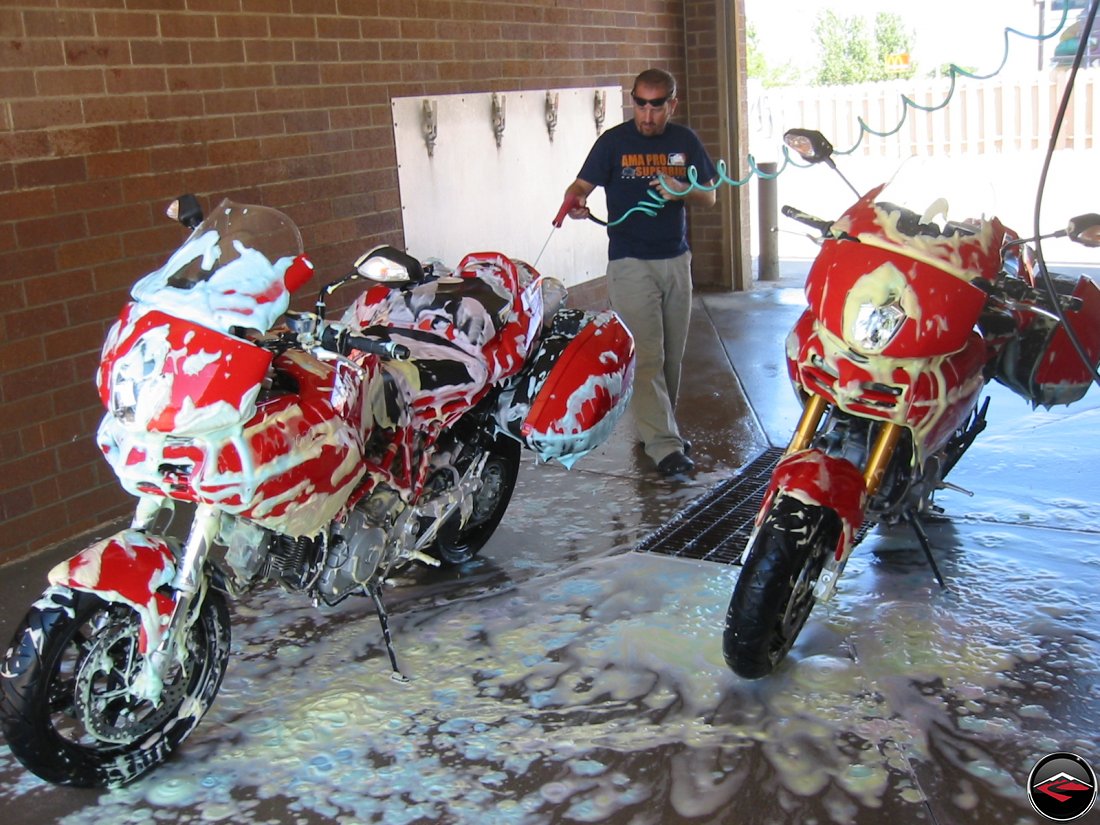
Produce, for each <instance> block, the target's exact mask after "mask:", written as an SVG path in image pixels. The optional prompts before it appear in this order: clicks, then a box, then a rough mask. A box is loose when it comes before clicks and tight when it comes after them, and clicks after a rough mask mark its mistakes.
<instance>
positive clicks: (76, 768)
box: [0, 587, 229, 788]
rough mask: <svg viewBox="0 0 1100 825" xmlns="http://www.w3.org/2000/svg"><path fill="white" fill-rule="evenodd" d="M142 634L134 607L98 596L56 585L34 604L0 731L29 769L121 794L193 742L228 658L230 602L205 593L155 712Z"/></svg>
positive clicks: (18, 643) (10, 672)
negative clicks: (147, 688) (148, 694)
mask: <svg viewBox="0 0 1100 825" xmlns="http://www.w3.org/2000/svg"><path fill="white" fill-rule="evenodd" d="M140 633H141V622H140V620H139V617H138V614H137V613H136V612H135V611H134V610H133V609H132V608H130V607H128V606H126V605H125V604H121V603H114V602H108V601H105V600H104V599H101V598H100V597H99V596H96V595H94V594H91V593H84V592H74V591H72V590H69V589H68V588H64V587H54V588H50V589H49V590H47V591H46V593H44V594H43V596H42V597H41V598H40V599H39V600H38V602H36V603H35V605H34V606H33V607H32V608H31V610H30V611H29V612H28V613H27V615H26V617H25V618H24V620H23V624H22V625H21V626H20V628H19V629H18V630H17V631H16V635H15V639H14V641H13V643H12V645H11V648H10V649H9V650H8V653H7V655H6V657H5V659H4V663H3V668H2V670H0V728H2V729H3V732H4V738H5V739H6V740H7V743H8V747H9V748H11V751H12V754H14V756H15V757H16V758H17V759H18V760H19V761H20V762H22V763H23V765H24V766H25V767H26V768H27V769H28V770H30V771H31V772H32V773H34V774H36V775H37V776H39V777H41V778H42V779H45V780H46V781H47V782H53V783H56V784H59V785H74V786H77V787H84V788H93V787H116V786H119V785H123V784H125V783H127V782H130V781H131V780H133V779H135V778H137V777H138V776H140V775H141V774H143V773H145V772H146V771H149V770H151V769H152V768H154V767H156V766H157V765H159V764H160V763H162V762H163V761H164V760H165V759H167V758H168V756H169V755H170V754H171V753H172V752H173V751H174V750H175V749H176V747H177V746H178V745H179V744H180V743H181V742H183V740H184V739H186V738H187V736H188V734H190V733H191V731H192V730H193V729H194V728H195V726H196V725H197V724H198V722H199V720H200V719H201V718H202V717H203V715H204V714H205V713H206V710H207V709H208V708H209V707H210V705H211V703H212V702H213V700H214V696H215V694H216V693H217V692H218V687H219V686H220V685H221V680H222V676H223V675H224V674H225V669H226V664H227V662H228V660H229V611H228V608H227V607H226V603H225V597H224V596H223V595H222V594H221V593H219V592H216V591H209V592H207V594H206V598H205V599H204V600H203V602H202V604H201V605H200V606H199V607H198V609H197V615H196V616H195V617H194V621H192V622H191V624H190V626H189V627H188V628H187V630H186V633H187V636H186V639H185V640H183V645H184V646H185V647H186V655H184V656H181V657H180V658H181V659H183V662H182V663H181V662H179V661H177V662H174V663H173V664H172V665H171V667H169V669H168V673H167V674H165V677H164V679H163V688H162V692H161V694H160V700H159V701H158V702H156V703H155V704H154V703H153V702H151V701H149V700H148V699H146V698H143V691H142V689H141V688H142V685H143V683H144V684H147V683H148V680H149V678H150V674H149V673H148V672H147V671H144V670H143V668H142V666H143V664H144V663H145V657H144V656H142V655H141V653H140V652H139V650H138V643H139V635H140ZM153 678H155V677H153Z"/></svg>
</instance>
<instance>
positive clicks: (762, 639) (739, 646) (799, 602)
mask: <svg viewBox="0 0 1100 825" xmlns="http://www.w3.org/2000/svg"><path fill="white" fill-rule="evenodd" d="M839 536H840V520H839V519H838V518H837V515H836V513H835V512H833V511H832V510H830V509H828V508H827V507H816V506H812V505H808V504H804V503H803V502H801V501H799V500H797V499H795V498H790V497H787V496H781V497H779V498H778V499H776V501H775V503H774V504H773V505H772V509H771V510H770V511H769V512H768V514H767V516H765V518H764V522H763V523H762V524H761V525H760V530H759V531H758V532H757V534H756V540H755V542H754V543H753V546H752V549H751V550H750V551H749V555H748V558H747V560H746V561H745V566H744V567H743V568H742V569H741V575H740V576H739V577H738V579H737V585H736V586H735V587H734V590H733V596H732V598H731V599H730V606H729V611H728V612H727V613H726V629H725V633H724V635H723V640H722V641H723V645H722V653H723V655H724V656H725V659H726V664H728V665H729V666H730V667H731V668H732V669H733V672H734V673H736V674H737V675H738V676H743V677H745V678H746V679H759V678H760V677H761V676H767V675H768V674H769V673H771V672H772V670H774V669H775V666H776V665H778V664H779V662H780V661H782V659H783V657H784V656H786V655H787V653H788V651H790V649H791V645H793V644H794V641H795V639H796V638H797V637H798V634H799V632H800V631H801V630H802V626H803V625H805V624H806V619H807V618H808V617H809V615H810V611H811V610H813V606H814V603H815V601H816V600H815V598H814V585H816V584H817V580H818V578H819V577H820V576H821V570H822V568H823V567H824V565H825V561H826V560H827V559H828V557H829V554H830V553H832V552H834V551H835V550H836V543H837V539H838V538H839Z"/></svg>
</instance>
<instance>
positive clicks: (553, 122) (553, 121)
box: [546, 92, 558, 143]
mask: <svg viewBox="0 0 1100 825" xmlns="http://www.w3.org/2000/svg"><path fill="white" fill-rule="evenodd" d="M557 128H558V95H557V93H556V92H555V93H554V94H550V92H547V93H546V131H547V132H548V133H549V135H550V142H551V143H553V142H554V130H555V129H557Z"/></svg>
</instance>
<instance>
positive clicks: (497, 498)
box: [428, 434, 520, 565]
mask: <svg viewBox="0 0 1100 825" xmlns="http://www.w3.org/2000/svg"><path fill="white" fill-rule="evenodd" d="M488 453H489V456H488V458H486V460H485V466H484V467H483V468H482V470H481V481H482V485H481V489H480V490H479V491H478V492H477V495H476V496H474V510H473V512H472V513H471V514H470V518H469V519H468V520H467V521H466V524H465V525H462V524H461V520H462V516H461V513H458V512H455V513H452V514H451V516H450V518H448V519H447V520H446V521H445V522H444V523H443V524H441V525H440V527H439V532H438V533H437V534H436V538H435V541H434V542H432V544H431V545H430V546H429V548H428V552H429V553H430V554H431V555H433V556H435V557H436V558H437V559H439V560H440V561H442V562H443V563H444V564H446V565H458V564H463V563H464V562H468V561H469V560H470V559H472V558H473V557H474V556H476V555H477V554H478V553H479V552H480V551H481V548H482V547H484V546H485V544H486V543H487V542H488V541H489V538H490V537H491V536H492V535H493V533H494V532H495V531H496V529H497V527H498V526H499V525H500V520H501V519H502V518H504V513H505V511H506V510H507V509H508V503H509V502H510V501H511V500H512V491H513V490H514V489H515V487H516V479H517V478H518V477H519V465H520V444H519V442H518V441H516V440H515V439H514V438H510V437H508V436H506V435H503V434H498V435H497V437H496V439H495V440H494V441H493V442H492V444H491V445H490V446H489V449H488Z"/></svg>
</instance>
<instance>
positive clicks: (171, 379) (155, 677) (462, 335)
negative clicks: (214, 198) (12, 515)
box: [0, 196, 634, 786]
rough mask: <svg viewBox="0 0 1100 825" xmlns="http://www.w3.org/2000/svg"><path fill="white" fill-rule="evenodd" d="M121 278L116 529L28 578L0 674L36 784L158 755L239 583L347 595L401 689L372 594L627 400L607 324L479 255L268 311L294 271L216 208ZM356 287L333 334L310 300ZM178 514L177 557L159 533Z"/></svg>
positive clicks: (218, 674)
mask: <svg viewBox="0 0 1100 825" xmlns="http://www.w3.org/2000/svg"><path fill="white" fill-rule="evenodd" d="M173 207H174V212H173V210H170V214H174V216H175V217H177V218H178V219H179V220H180V221H181V222H182V223H184V224H185V225H187V226H189V227H191V228H193V230H194V231H193V233H192V234H191V235H190V237H189V238H188V239H187V240H186V241H185V242H184V243H183V245H182V246H181V247H180V248H179V249H178V250H176V252H175V253H174V254H173V255H172V256H171V257H170V258H169V260H168V262H167V263H166V264H165V265H164V266H163V267H162V268H160V269H158V270H156V271H154V272H152V273H150V274H149V275H147V276H146V277H144V278H143V279H142V280H141V281H139V282H138V283H137V284H136V285H135V286H134V288H133V290H132V297H133V301H132V302H130V303H128V304H127V305H126V307H125V308H124V309H123V311H122V314H121V316H120V318H119V319H118V321H117V322H116V323H115V324H114V326H113V327H112V328H111V330H110V332H109V334H108V336H107V340H106V343H105V345H104V348H103V358H102V363H101V364H100V367H99V371H98V375H97V384H98V387H99V393H100V397H101V399H102V401H103V404H104V406H105V407H106V409H107V414H106V416H105V417H104V418H103V421H102V424H101V426H100V428H99V432H98V437H97V440H98V444H99V447H100V449H101V450H102V452H103V455H104V457H105V458H106V459H107V461H108V462H109V463H110V465H111V467H112V469H113V470H114V471H115V473H116V475H117V476H118V479H119V481H120V482H121V484H122V486H123V487H124V488H125V489H126V490H127V491H128V492H130V493H132V494H133V495H134V496H136V497H137V499H138V502H137V508H136V513H135V515H134V518H133V521H132V524H131V526H130V528H129V529H127V530H123V531H121V532H119V533H117V534H116V535H113V536H111V537H109V538H107V539H104V540H102V541H98V542H96V543H94V544H93V545H91V546H90V547H87V548H86V549H84V550H82V551H81V552H79V553H78V554H76V555H75V556H74V557H73V558H71V559H69V560H68V561H66V562H64V563H62V564H60V565H58V566H57V567H55V568H54V569H53V570H52V571H51V572H50V573H49V582H50V586H49V588H48V589H47V590H46V591H45V592H44V593H43V594H42V596H41V597H40V598H39V599H38V601H37V602H35V603H34V605H32V607H31V609H30V611H29V612H28V614H27V616H26V617H25V619H24V621H23V623H22V625H21V626H20V628H19V629H18V630H17V631H16V634H15V637H14V639H13V641H12V644H11V646H10V648H9V649H8V651H7V654H6V656H5V658H4V661H3V664H2V669H0V723H2V728H3V732H4V736H5V738H6V740H7V743H8V746H9V747H10V748H11V751H12V753H13V754H14V755H15V756H16V758H18V759H19V760H20V761H21V762H22V763H23V764H24V765H25V766H26V767H27V768H28V769H29V770H31V771H32V772H34V773H35V774H37V775H38V776H40V777H42V778H43V779H46V780H48V781H50V782H56V783H60V784H69V785H77V786H113V785H119V784H122V783H125V782H128V781H130V780H132V779H134V778H135V777H137V776H139V775H141V774H143V773H145V772H146V771H148V770H150V769H152V768H153V767H155V766H156V765H158V764H159V763H161V762H163V761H164V760H165V759H166V758H167V757H168V755H169V754H170V753H171V752H172V751H173V750H174V749H175V748H177V747H178V746H179V745H180V743H181V742H182V741H183V740H184V739H185V738H186V737H187V736H188V734H189V733H190V732H191V731H192V730H193V729H194V727H195V726H196V725H197V724H198V722H199V720H200V719H201V718H202V716H203V714H204V713H205V712H206V710H207V709H208V708H209V707H210V705H211V703H212V701H213V699H214V696H215V694H216V693H217V691H218V687H219V685H220V683H221V680H222V676H223V675H224V673H225V670H226V664H227V661H228V657H229V637H230V636H229V611H228V609H227V601H226V596H227V595H228V596H237V595H240V594H242V593H244V592H246V591H247V590H249V589H251V588H252V587H254V586H256V585H257V584H259V583H262V582H268V581H272V582H276V583H277V584H278V585H280V586H281V587H282V588H284V589H286V590H289V591H293V592H299V593H304V594H306V595H307V596H309V597H311V598H312V599H314V600H315V601H317V602H324V603H326V604H329V605H332V604H336V603H337V602H339V601H341V600H342V599H344V598H345V597H347V596H349V595H351V594H368V595H370V596H371V597H372V598H373V600H374V604H375V607H376V608H377V611H378V616H379V619H380V622H381V626H382V631H383V636H384V639H385V642H386V646H387V650H388V652H389V657H390V663H391V665H392V667H393V672H394V676H395V678H404V677H402V676H401V674H400V671H399V669H398V667H397V661H396V657H395V655H394V650H393V646H392V643H391V640H390V635H389V630H388V625H387V622H386V613H385V609H384V606H383V603H382V599H381V594H380V587H381V583H382V582H383V581H384V580H385V579H386V578H387V577H388V576H389V575H390V574H391V573H392V572H393V571H394V570H395V569H397V568H400V567H402V566H404V565H406V564H408V563H409V562H411V561H419V562H423V563H426V564H430V565H439V564H445V565H457V564H461V563H462V562H465V561H467V560H469V559H471V558H473V556H474V555H475V554H476V553H477V552H478V551H479V550H480V549H481V548H482V547H483V546H484V545H485V543H486V542H487V541H488V540H489V537H490V536H491V535H492V533H493V531H494V530H495V529H496V527H497V525H498V524H499V523H500V520H501V518H502V517H503V515H504V512H505V508H506V507H507V506H508V502H509V500H510V498H511V496H512V491H513V487H514V485H515V482H516V476H517V473H518V470H519V464H520V455H521V452H520V450H521V445H522V446H526V447H527V448H529V449H531V450H533V451H534V452H535V453H536V454H537V455H538V456H539V457H540V458H542V459H544V460H550V459H557V460H559V461H561V462H562V463H564V464H565V465H566V466H569V465H571V464H572V462H574V461H575V460H577V459H578V458H579V457H581V456H583V455H584V454H585V453H586V452H588V451H590V450H591V449H593V448H594V447H596V446H597V445H598V444H599V443H601V441H603V440H604V439H605V438H606V437H607V435H608V434H609V433H610V431H611V429H612V427H613V426H614V424H615V422H616V420H617V419H618V418H619V416H620V415H621V414H622V412H623V411H624V409H625V407H626V404H627V401H628V399H629V395H630V390H631V381H632V379H633V368H634V346H633V339H632V338H631V336H630V333H629V332H628V331H627V330H626V328H625V327H624V326H623V325H622V324H621V323H620V321H619V319H618V317H617V316H616V315H615V314H614V313H612V312H601V313H588V312H581V311H578V310H573V309H566V308H561V307H560V303H561V299H562V298H563V297H564V288H563V287H562V286H561V284H560V282H556V281H553V280H552V279H546V278H543V277H541V276H540V275H539V274H538V273H537V272H535V271H534V270H533V269H532V268H531V267H529V266H527V265H526V264H524V263H522V262H520V261H513V260H511V259H509V258H507V257H505V256H504V255H501V254H498V253H495V252H489V253H480V254H472V255H468V256H466V257H465V258H464V259H463V260H462V261H461V262H460V263H459V264H458V266H457V267H456V269H455V270H453V271H448V270H446V269H444V268H443V267H442V266H440V265H438V264H435V265H423V264H421V263H420V262H419V261H417V260H416V259H414V258H412V257H410V256H409V255H407V254H405V253H403V252H400V251H398V250H395V249H393V248H390V247H379V248H376V249H374V250H372V251H371V252H369V253H367V254H366V255H364V256H363V257H362V258H361V259H360V260H359V261H357V262H356V267H355V270H354V271H353V272H351V273H350V274H349V275H347V276H346V277H344V278H341V279H340V280H338V281H336V282H334V283H331V284H329V285H327V286H326V287H325V288H324V289H323V290H322V291H321V293H320V296H319V298H318V301H317V305H316V308H315V311H313V312H289V311H288V307H289V303H290V295H291V293H292V292H294V291H295V290H297V289H299V288H301V287H302V286H304V285H305V284H306V283H307V282H308V281H309V280H310V279H311V278H312V276H313V266H312V265H311V263H310V262H309V260H308V258H306V257H305V256H304V255H303V254H302V242H301V236H300V234H299V232H298V229H297V227H295V226H294V224H293V223H292V222H291V221H290V220H289V219H288V218H287V217H286V216H285V215H283V214H281V213H280V212H278V211H276V210H274V209H270V208H267V207H263V206H246V205H239V204H234V203H231V202H229V201H225V202H223V203H222V204H221V205H220V206H219V207H218V208H217V210H216V211H215V212H214V213H213V214H211V215H210V216H209V217H207V218H205V219H203V217H202V212H201V209H200V208H199V206H198V202H197V200H196V199H195V198H194V197H193V196H185V197H183V198H181V199H180V200H179V201H177V202H176V203H175V204H174V205H173ZM351 282H362V283H364V284H366V285H367V286H368V288H367V289H366V290H365V291H364V292H362V294H360V295H359V296H358V297H357V298H356V299H355V300H354V302H353V303H352V304H351V305H350V307H349V308H348V309H347V311H346V312H345V313H344V315H343V317H342V320H341V322H339V323H336V322H331V321H327V320H326V319H325V312H326V307H325V302H326V298H327V297H328V296H329V295H331V293H332V292H333V291H334V290H336V289H338V288H339V287H341V286H344V285H345V284H348V283H351ZM176 502H181V503H183V504H184V505H186V506H187V507H188V508H190V510H192V511H193V515H192V516H191V523H190V529H189V531H188V533H187V535H186V537H185V538H184V539H183V540H182V541H180V540H177V538H176V537H174V536H173V535H170V534H169V532H168V531H167V529H165V528H162V527H159V526H158V525H159V523H160V522H161V521H163V519H161V518H159V517H160V516H161V515H162V514H163V513H165V512H166V511H170V510H171V509H172V507H173V505H174V504H175V503H176Z"/></svg>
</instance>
